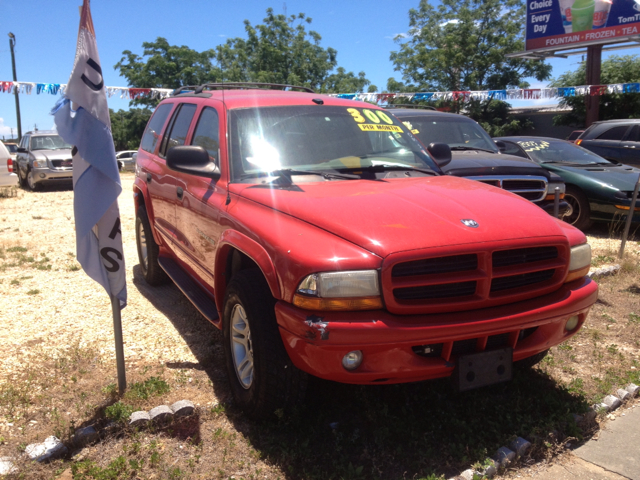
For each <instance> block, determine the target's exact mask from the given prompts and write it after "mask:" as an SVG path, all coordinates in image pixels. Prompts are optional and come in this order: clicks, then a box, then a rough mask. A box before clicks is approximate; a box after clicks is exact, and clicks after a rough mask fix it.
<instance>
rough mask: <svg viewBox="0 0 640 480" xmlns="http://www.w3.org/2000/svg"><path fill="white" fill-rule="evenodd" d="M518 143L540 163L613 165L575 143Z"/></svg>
mask: <svg viewBox="0 0 640 480" xmlns="http://www.w3.org/2000/svg"><path fill="white" fill-rule="evenodd" d="M517 143H518V145H520V146H521V147H522V148H523V149H524V151H525V152H527V154H528V155H529V156H530V157H531V158H532V159H534V160H535V161H536V162H538V163H575V164H577V165H593V164H599V165H610V164H611V162H609V161H608V160H605V159H604V158H602V157H600V156H599V155H596V154H595V153H593V152H590V151H589V150H587V149H585V148H582V147H579V146H577V145H574V144H573V143H568V142H563V141H553V140H551V141H548V140H526V141H520V142H517Z"/></svg>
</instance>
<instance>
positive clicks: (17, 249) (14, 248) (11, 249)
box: [7, 246, 27, 253]
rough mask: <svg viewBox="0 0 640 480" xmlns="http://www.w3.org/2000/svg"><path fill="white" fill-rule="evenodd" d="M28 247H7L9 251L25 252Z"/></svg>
mask: <svg viewBox="0 0 640 480" xmlns="http://www.w3.org/2000/svg"><path fill="white" fill-rule="evenodd" d="M26 251H27V249H26V248H25V247H20V246H15V247H9V248H7V253H24V252H26Z"/></svg>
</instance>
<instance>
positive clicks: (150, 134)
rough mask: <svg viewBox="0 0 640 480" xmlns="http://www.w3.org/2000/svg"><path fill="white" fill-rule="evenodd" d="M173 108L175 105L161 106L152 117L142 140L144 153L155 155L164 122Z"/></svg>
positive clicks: (166, 104)
mask: <svg viewBox="0 0 640 480" xmlns="http://www.w3.org/2000/svg"><path fill="white" fill-rule="evenodd" d="M172 108H173V104H171V103H165V104H164V105H160V106H159V107H158V108H157V109H156V111H155V113H154V114H153V115H152V117H151V119H150V120H149V123H148V124H147V128H146V129H145V131H144V134H143V135H142V140H141V141H140V148H142V149H143V150H144V151H146V152H149V153H153V151H154V150H155V148H156V144H157V143H158V138H160V131H161V130H162V126H163V125H164V122H165V120H166V119H167V117H168V116H169V113H170V112H171V109H172Z"/></svg>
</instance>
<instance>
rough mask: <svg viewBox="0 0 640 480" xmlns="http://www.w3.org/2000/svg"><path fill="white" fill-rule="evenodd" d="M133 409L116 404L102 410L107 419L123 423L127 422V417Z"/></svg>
mask: <svg viewBox="0 0 640 480" xmlns="http://www.w3.org/2000/svg"><path fill="white" fill-rule="evenodd" d="M133 411H134V408H133V407H132V406H131V405H127V404H126V403H122V402H116V403H114V404H113V405H109V406H108V407H107V408H105V409H104V414H105V416H106V417H107V418H109V419H111V420H113V421H114V422H125V421H127V420H129V417H130V416H131V414H132V413H133Z"/></svg>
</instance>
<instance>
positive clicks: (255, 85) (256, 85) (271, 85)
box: [171, 82, 315, 96]
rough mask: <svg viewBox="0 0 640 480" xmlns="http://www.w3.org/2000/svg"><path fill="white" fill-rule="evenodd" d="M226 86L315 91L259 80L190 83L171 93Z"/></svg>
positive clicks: (215, 88)
mask: <svg viewBox="0 0 640 480" xmlns="http://www.w3.org/2000/svg"><path fill="white" fill-rule="evenodd" d="M226 88H237V89H240V90H241V89H250V88H254V89H260V88H263V89H268V90H298V91H301V92H307V93H315V92H314V91H313V90H312V89H310V88H308V87H300V86H297V85H286V84H281V83H257V82H224V83H205V84H203V85H188V86H184V87H179V88H176V89H175V90H174V91H173V92H172V93H171V95H172V96H175V95H179V94H181V93H187V92H190V91H193V93H196V94H197V93H202V92H203V91H204V90H222V89H226Z"/></svg>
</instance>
